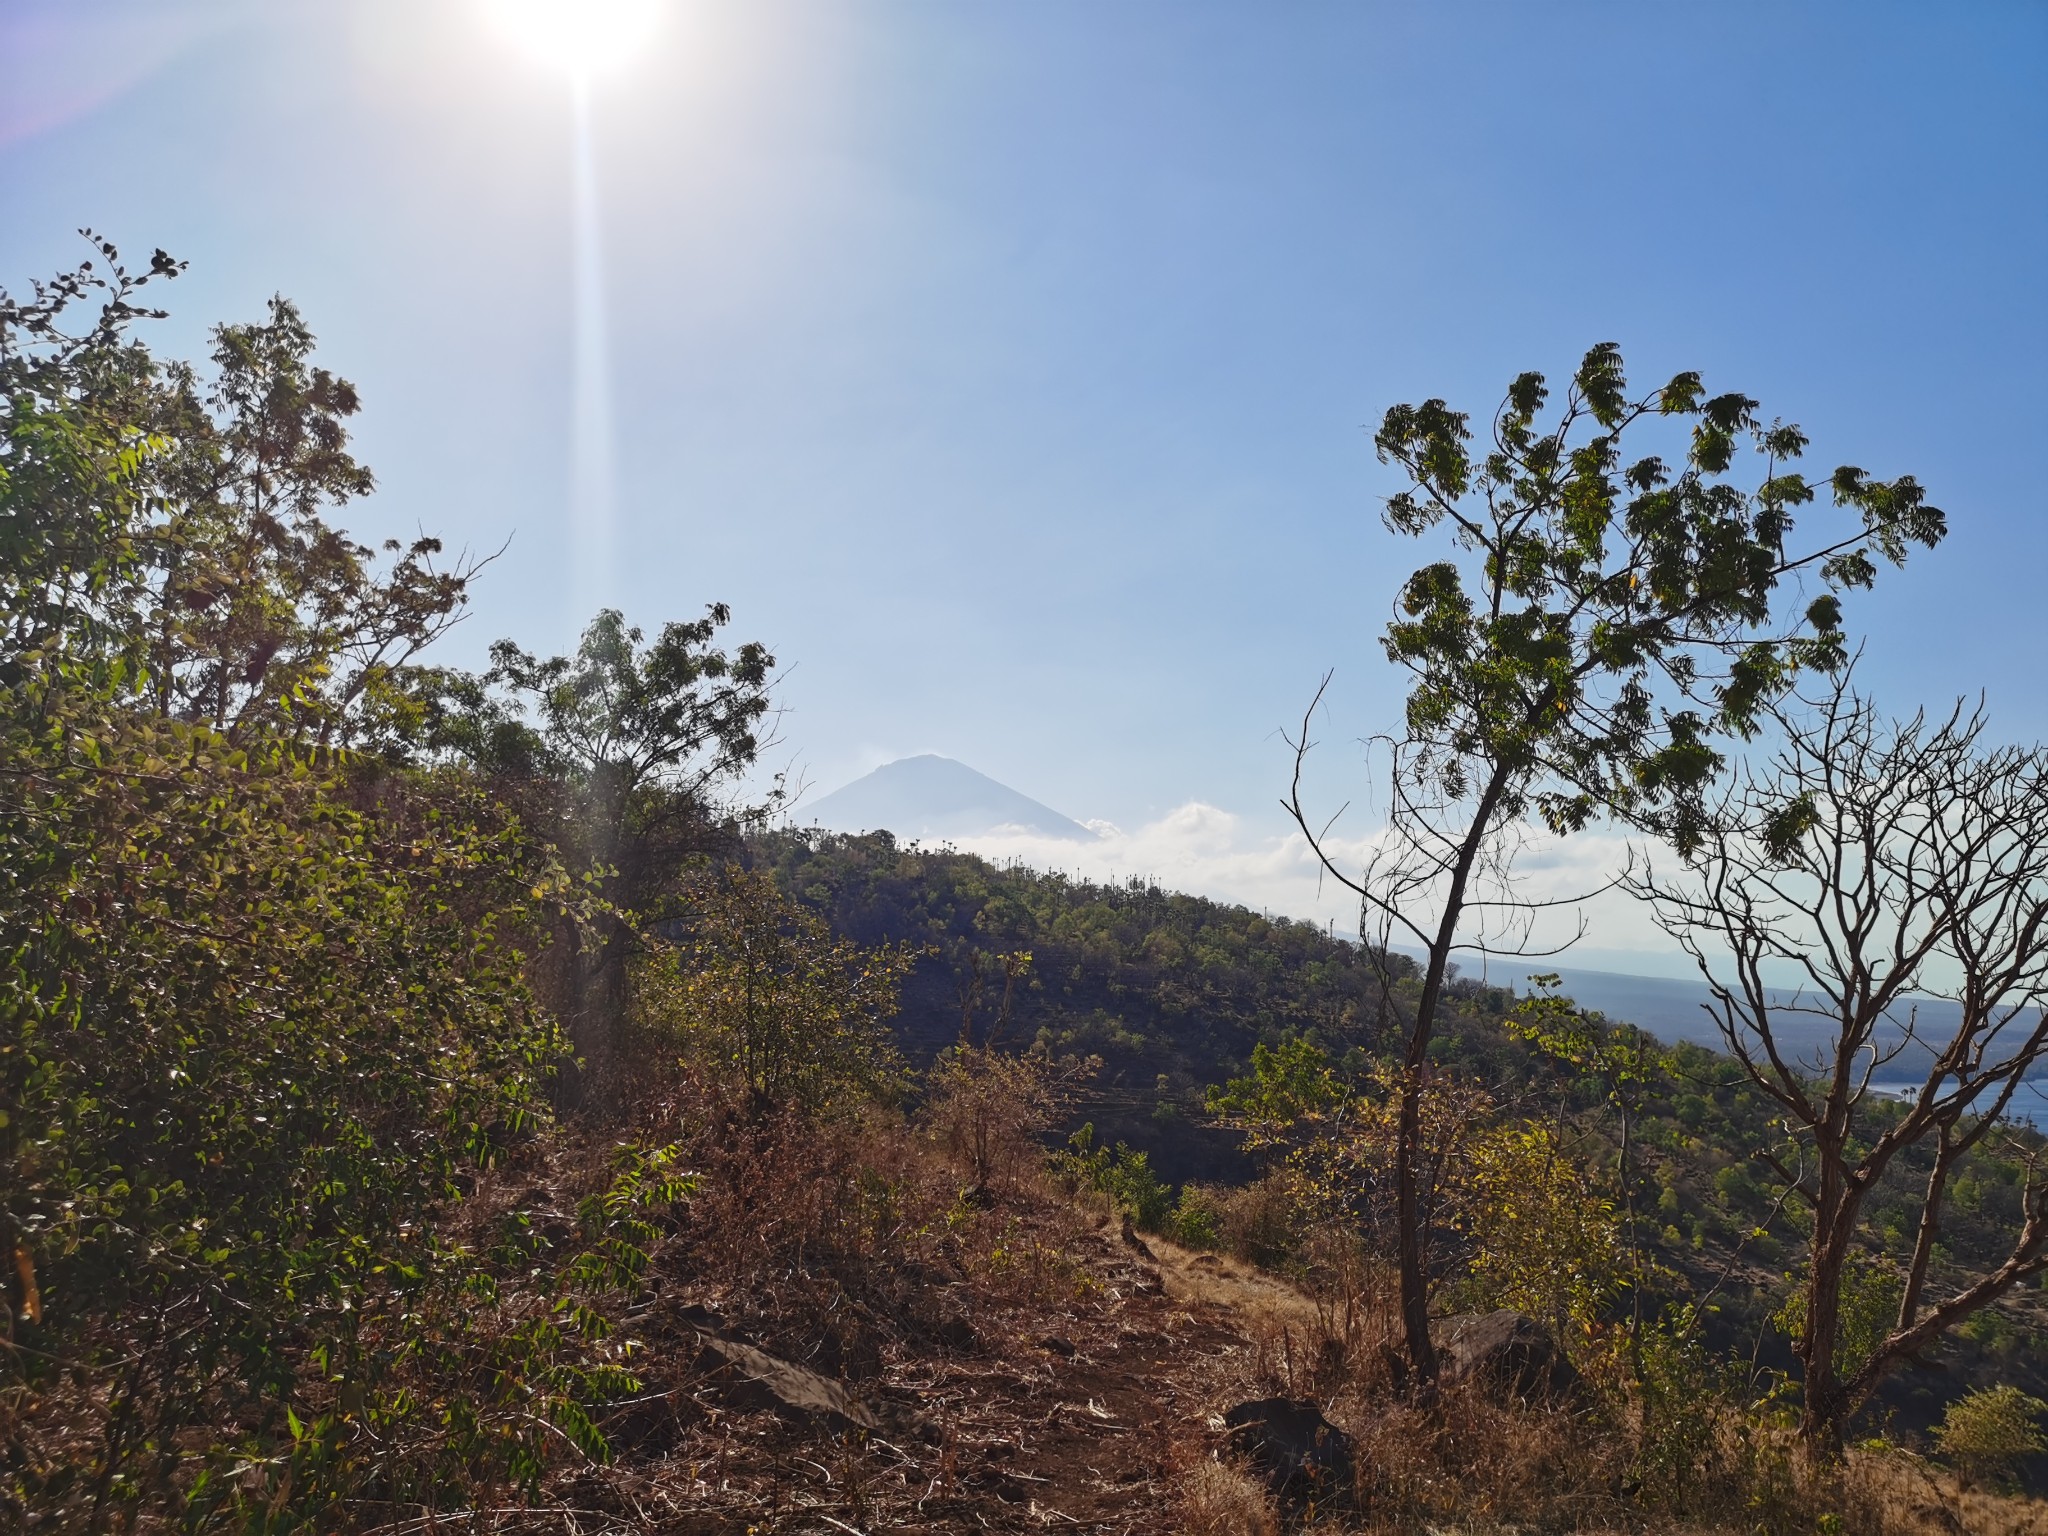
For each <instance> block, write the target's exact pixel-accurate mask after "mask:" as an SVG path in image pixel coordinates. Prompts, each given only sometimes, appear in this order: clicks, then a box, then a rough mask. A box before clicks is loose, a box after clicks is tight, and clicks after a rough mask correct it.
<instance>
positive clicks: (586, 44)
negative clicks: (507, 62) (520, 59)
mask: <svg viewBox="0 0 2048 1536" xmlns="http://www.w3.org/2000/svg"><path fill="white" fill-rule="evenodd" d="M484 11H485V13H486V15H488V16H489V18H490V21H491V26H492V29H493V30H494V31H496V32H498V33H499V34H500V35H501V36H502V37H504V39H505V40H506V41H507V42H509V43H511V44H512V45H513V46H514V47H515V48H517V49H518V50H519V51H520V52H521V53H523V54H525V55H526V56H527V57H529V58H531V59H532V60H534V61H535V62H536V63H539V64H545V65H550V66H552V67H554V68H556V69H560V70H562V71H564V72H565V73H567V74H570V75H573V76H576V77H579V78H588V77H589V76H591V75H597V74H603V73H605V72H606V71H609V70H613V69H617V68H618V67H619V66H620V65H622V64H626V63H629V62H630V61H631V60H632V59H633V58H634V56H635V55H637V54H638V53H639V52H640V51H641V50H642V49H643V48H644V47H645V46H646V45H647V42H648V40H649V39H650V38H652V37H653V35H654V33H655V29H656V28H657V27H658V26H659V25H660V24H661V12H662V3H661V0H484Z"/></svg>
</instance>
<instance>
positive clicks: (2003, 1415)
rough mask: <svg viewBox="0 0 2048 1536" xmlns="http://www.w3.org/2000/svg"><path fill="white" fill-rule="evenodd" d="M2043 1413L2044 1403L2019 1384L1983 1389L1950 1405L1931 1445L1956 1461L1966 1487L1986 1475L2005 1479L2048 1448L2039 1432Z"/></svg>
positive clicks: (1997, 1479)
mask: <svg viewBox="0 0 2048 1536" xmlns="http://www.w3.org/2000/svg"><path fill="white" fill-rule="evenodd" d="M2044 1413H2048V1403H2044V1402H2042V1401H2041V1400H2040V1399H2039V1398H2038V1397H2029V1396H2028V1395H2027V1394H2026V1393H2024V1392H2022V1391H2021V1390H2020V1389H2019V1388H2018V1387H2014V1386H1996V1387H1986V1388H1984V1389H1982V1390H1981V1391H1977V1392H1971V1393H1967V1394H1965V1395H1964V1396H1962V1397H1959V1398H1957V1399H1956V1400H1955V1401H1954V1402H1952V1403H1950V1404H1949V1405H1948V1412H1947V1413H1946V1414H1945V1415H1944V1416H1943V1418H1942V1421H1941V1425H1940V1427H1939V1428H1938V1429H1936V1430H1935V1432H1934V1439H1935V1443H1936V1444H1937V1445H1939V1446H1940V1447H1941V1450H1942V1454H1944V1455H1946V1456H1947V1457H1949V1458H1950V1459H1951V1460H1952V1461H1954V1462H1955V1464H1956V1471H1957V1472H1958V1473H1960V1474H1961V1476H1962V1479H1963V1481H1964V1483H1965V1484H1966V1485H1967V1484H1968V1483H1970V1482H1972V1481H1973V1480H1975V1479H1977V1478H1979V1477H1981V1476H1984V1475H1986V1474H1988V1475H1989V1476H1990V1477H1991V1478H1992V1479H1993V1480H1996V1481H2006V1480H2008V1479H2010V1478H2011V1476H2012V1475H2013V1473H2014V1472H2015V1471H2017V1470H2018V1467H2019V1464H2020V1462H2022V1461H2023V1460H2025V1459H2026V1458H2027V1457H2029V1456H2035V1455H2039V1454H2040V1453H2041V1452H2042V1451H2048V1440H2044V1439H2043V1438H2042V1436H2041V1422H2040V1421H2041V1415H2042V1414H2044Z"/></svg>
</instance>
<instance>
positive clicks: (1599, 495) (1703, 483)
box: [1287, 344, 1945, 1389]
mask: <svg viewBox="0 0 2048 1536" xmlns="http://www.w3.org/2000/svg"><path fill="white" fill-rule="evenodd" d="M1548 403H1549V389H1548V386H1547V385H1546V383H1545V381H1544V378H1543V376H1542V375H1541V374H1537V373H1525V374H1523V375H1521V376H1520V377H1518V378H1517V379H1516V380H1515V381H1514V383H1513V384H1512V385H1511V386H1510V387H1509V389H1508V392H1507V396H1506V399H1505V401H1504V402H1503V403H1502V405H1501V406H1500V408H1499V409H1498V410H1497V411H1496V412H1495V413H1494V416H1493V419H1492V422H1491V430H1490V434H1489V437H1490V441H1489V442H1487V443H1486V444H1485V445H1484V446H1483V447H1481V448H1478V449H1476V450H1475V447H1474V445H1473V441H1472V431H1471V425H1470V418H1469V417H1468V416H1467V415H1466V414H1465V413H1464V412H1461V411H1454V410H1452V409H1451V408H1450V407H1449V406H1448V405H1446V404H1445V403H1444V402H1443V401H1441V400H1429V401H1426V402H1424V403H1423V404H1421V405H1396V406H1394V407H1393V408H1391V409H1390V410H1389V411H1388V412H1387V413H1386V416H1385V418H1384V420H1383V421H1382V423H1381V425H1380V428H1379V431H1378V433H1377V434H1376V436H1375V439H1374V441H1375V445H1376V446H1377V448H1378V451H1379V454H1380V457H1381V459H1382V460H1383V461H1384V462H1387V463H1390V464H1392V465H1394V466H1396V467H1397V468H1398V469H1399V470H1400V472H1401V473H1402V474H1403V475H1404V476H1405V477H1406V479H1407V481H1408V484H1407V485H1406V487H1404V488H1403V489H1402V490H1400V491H1398V492H1396V493H1395V494H1394V495H1393V496H1391V497H1389V498H1388V500H1387V503H1386V523H1387V527H1388V528H1389V530H1390V531H1392V532H1393V533H1395V534H1397V535H1400V536H1403V537H1412V538H1421V537H1435V536H1447V538H1448V541H1449V543H1450V545H1451V550H1450V552H1449V553H1448V554H1447V556H1446V557H1445V558H1443V559H1440V560H1437V561H1434V562H1432V563H1431V564H1429V565H1426V566H1424V567H1423V568H1422V569H1420V570H1418V571H1416V572H1415V574H1414V575H1412V576H1411V577H1410V578H1409V579H1408V581H1407V582H1406V583H1405V584H1404V586H1403V587H1402V590H1401V594H1400V597H1399V599H1398V603H1397V611H1396V613H1395V616H1394V619H1393V621H1392V623H1391V624H1390V625H1389V626H1388V628H1387V632H1386V637H1385V642H1384V643H1385V647H1386V651H1387V656H1388V659H1389V660H1390V661H1392V662H1393V663H1394V664H1395V665H1396V666H1399V667H1401V668H1403V669H1405V670H1406V671H1407V672H1408V673H1409V675H1410V679H1411V683H1410V688H1409V694H1408V701H1407V709H1406V721H1405V726H1404V729H1403V730H1402V731H1401V732H1400V733H1398V734H1397V735H1395V736H1393V737H1391V738H1389V739H1387V740H1386V741H1385V742H1384V743H1383V745H1384V748H1385V751H1386V754H1387V759H1388V762H1387V769H1386V772H1385V773H1384V774H1383V775H1382V778H1383V782H1384V788H1385V794H1386V798H1387V806H1386V811H1387V815H1386V822H1387V826H1386V831H1385V834H1384V836H1382V837H1381V838H1380V839H1378V840H1377V841H1376V842H1375V844H1374V848H1375V852H1374V853H1373V855H1372V856H1371V858H1370V859H1369V860H1368V862H1367V864H1366V866H1365V867H1364V868H1363V869H1362V870H1361V869H1359V868H1357V867H1355V866H1354V865H1352V864H1351V863H1350V861H1348V860H1347V859H1344V858H1342V857H1340V856H1339V854H1338V853H1337V851H1336V850H1335V849H1334V848H1333V847H1331V845H1330V844H1329V843H1328V841H1327V830H1328V827H1329V825H1330V823H1329V822H1328V821H1327V820H1325V819H1322V818H1317V817H1313V816H1311V814H1310V812H1309V810H1308V807H1307V805H1306V803H1305V800H1304V790H1303V784H1302V779H1303V773H1304V765H1305V759H1306V756H1307V753H1308V751H1309V749H1310V740H1309V725H1310V720H1309V719H1308V718H1305V719H1304V721H1303V725H1302V730H1301V734H1300V735H1299V736H1298V737H1297V738H1296V742H1295V744H1296V748H1297V759H1296V771H1295V776H1294V782H1293V787H1292V789H1291V791H1290V794H1289V797H1288V802H1287V803H1288V805H1289V808H1290V810H1291V811H1292V813H1293V815H1294V817H1295V819H1296V821H1297V822H1298V823H1299V825H1300V826H1301V828H1302V831H1303V833H1304V835H1305V836H1307V837H1308V838H1309V840H1310V841H1311V843H1312V844H1313V845H1314V846H1315V848H1316V849H1317V851H1318V852H1319V854H1321V856H1322V861H1323V864H1324V866H1325V867H1326V868H1327V869H1329V870H1330V872H1331V873H1332V874H1333V875H1334V876H1336V877H1337V878H1339V879H1340V880H1342V881H1343V882H1344V883H1345V884H1346V885H1347V886H1348V887H1349V888H1350V889H1351V890H1352V891H1353V892H1354V893H1355V894H1356V895H1357V896H1358V898H1359V900H1360V902H1361V907H1362V918H1361V927H1362V930H1363V932H1364V933H1365V935H1366V937H1367V938H1368V941H1369V942H1370V943H1371V944H1373V945H1374V946H1375V947H1376V949H1377V951H1378V952H1380V953H1386V952H1388V951H1389V950H1390V949H1391V946H1392V944H1393V943H1394V942H1396V941H1399V942H1402V943H1407V944H1412V945H1414V946H1415V947H1416V948H1418V949H1419V950H1420V951H1421V952H1422V953H1423V954H1424V955H1425V956H1426V959H1425V961H1424V964H1423V974H1422V982H1421V987H1420V991H1419V994H1418V996H1417V998H1416V1001H1415V1004H1414V1010H1413V1014H1412V1017H1411V1018H1409V1019H1408V1020H1407V1021H1406V1028H1405V1031H1404V1032H1405V1039H1404V1040H1403V1042H1402V1046H1401V1051H1402V1057H1403V1062H1404V1072H1405V1081H1404V1085H1403V1088H1402V1094H1401V1098H1402V1107H1401V1112H1400V1128H1399V1139H1400V1152H1399V1155H1398V1156H1397V1158H1396V1165H1395V1170H1394V1171H1395V1177H1396V1182H1397V1191H1396V1194H1397V1200H1396V1203H1397V1207H1398V1223H1397V1226H1398V1231H1397V1238H1396V1251H1397V1257H1398V1261H1399V1265H1400V1271H1401V1309H1402V1321H1403V1331H1404V1334H1405V1342H1406V1347H1407V1351H1408V1354H1409V1357H1410V1362H1411V1365H1412V1367H1413V1372H1414V1375H1415V1377H1416V1378H1417V1379H1418V1382H1419V1383H1421V1384H1423V1385H1424V1387H1425V1389H1426V1386H1427V1383H1429V1382H1431V1381H1433V1379H1434V1377H1435V1373H1436V1352H1435V1348H1434V1346H1433V1345H1432V1343H1431V1340H1430V1336H1429V1277H1428V1274H1427V1271H1426V1269H1425V1266H1424V1263H1423V1253H1422V1225H1421V1186H1420V1169H1419V1166H1418V1162H1419V1147H1420V1136H1421V1125H1420V1117H1421V1095H1422V1085H1423V1076H1424V1072H1425V1068H1426V1065H1427V1063H1428V1059H1429V1047H1430V1042H1431V1040H1432V1039H1433V1038H1434V1036H1435V1033H1436V1028H1437V1021H1438V1017H1439V1014H1440V1012H1441V1010H1442V1008H1443V1003H1444V987H1445V983H1446V981H1447V980H1448V978H1449V974H1450V964H1451V958H1452V955H1453V953H1454V952H1455V951H1456V950H1457V949H1459V948H1460V947H1461V946H1462V945H1464V944H1466V943H1468V942H1470V943H1478V944H1480V945H1482V946H1485V945H1492V946H1494V947H1501V945H1502V928H1503V926H1504V922H1503V919H1505V920H1506V922H1505V925H1506V926H1511V925H1512V922H1513V919H1514V916H1515V914H1516V913H1517V912H1518V911H1519V912H1521V913H1523V914H1526V912H1527V910H1528V909H1527V907H1526V906H1523V907H1520V908H1517V906H1516V905H1515V902H1516V893H1515V888H1514V885H1513V881H1512V866H1513V859H1514V853H1515V851H1516V849H1517V847H1518V846H1519V843H1520V841H1521V837H1522V832H1521V829H1522V828H1523V827H1524V826H1525V825H1527V824H1528V822H1529V821H1530V820H1531V819H1533V820H1535V821H1537V822H1540V823H1541V824H1543V825H1544V826H1546V827H1547V828H1549V829H1550V830H1551V831H1553V832H1555V833H1559V834H1565V833H1570V832H1573V831H1577V830H1579V829H1582V828H1584V827H1586V826H1588V825H1589V824H1591V823H1592V822H1594V821H1595V820H1596V819H1598V818H1600V817H1602V816H1619V817H1622V818H1625V819H1627V820H1629V821H1632V822H1634V823H1637V824H1640V825H1645V826H1649V827H1651V828H1653V829H1656V830H1659V831H1661V832H1664V833H1666V834H1668V835H1669V836H1671V837H1672V838H1673V839H1674V840H1675V841H1676V842H1677V843H1678V845H1679V846H1680V847H1681V848H1691V847H1693V846H1695V845H1696V843H1697V841H1698V839H1699V836H1700V830H1701V824H1702V820H1703V816H1704V803H1705V796H1706V794H1707V792H1708V790H1709V789H1710V787H1711V786H1712V784H1713V783H1714V782H1715V780H1716V778H1717V776H1718V774H1719V772H1720V769H1721V765H1722V757H1721V753H1720V751H1719V750H1718V749H1717V747H1716V746H1715V739H1716V738H1717V737H1721V736H1728V735H1734V736H1738V737H1740V736H1745V735H1747V734H1748V733H1749V732H1750V731H1751V730H1753V729H1754V728H1755V726H1756V723H1757V720H1758V717H1759V713H1760V711H1762V710H1763V708H1764V707H1765V706H1766V705H1767V704H1768V703H1769V702H1770V701H1771V700H1772V699H1774V698H1775V697H1777V696H1778V695H1779V694H1780V693H1781V692H1782V691H1783V690H1784V689H1785V687H1786V686H1788V684H1789V682H1790V680H1791V679H1792V678H1793V677H1794V676H1795V675H1797V673H1798V672H1799V671H1800V670H1802V669H1805V668H1812V667H1832V666H1836V665H1839V664H1840V662H1841V661H1842V659H1843V654H1844V637H1843V632H1842V614H1841V603H1840V599H1839V597H1838V593H1839V592H1840V591H1841V590H1843V589H1848V588H1857V587H1863V586H1868V585H1869V584H1870V583H1871V581H1872V580H1873V579H1874V576H1875V574H1876V568H1877V562H1878V561H1880V560H1888V561H1891V562H1893V563H1898V562H1901V561H1903V560H1904V559H1905V558H1906V556H1907V554H1908V552H1909V551H1910V549H1911V548H1912V547H1913V546H1915V545H1932V544H1934V543H1935V542H1937V541H1938V540H1939V539H1940V538H1941V537H1942V534H1943V532H1944V531H1945V520H1944V518H1943V515H1942V513H1941V512H1940V511H1938V510H1937V509H1936V508H1934V507H1932V506H1930V505H1928V504H1927V502H1926V500H1925V497H1924V495H1923V493H1922V491H1921V488H1920V487H1919V485H1918V484H1916V483H1915V482H1914V481H1913V480H1912V479H1910V478H1905V477H1902V478H1900V479H1897V480H1892V481H1881V480H1875V479H1872V478H1871V477H1870V476H1868V475H1867V474H1865V473H1864V472H1863V471H1862V470H1859V469H1855V468H1852V467H1849V466H1846V465H1845V466H1843V467H1842V468H1840V469H1837V470H1836V471H1835V472H1834V474H1833V475H1831V476H1830V477H1828V479H1827V480H1826V481H1825V482H1824V483H1822V484H1821V485H1818V486H1817V485H1815V484H1814V483H1813V482H1812V481H1810V480H1809V479H1808V478H1807V477H1806V476H1805V475H1804V474H1802V473H1800V472H1799V471H1798V470H1797V468H1796V462H1797V460H1798V459H1799V457H1800V456H1801V455H1802V454H1803V453H1804V451H1805V449H1806V446H1807V439H1806V437H1805V435H1804V434H1803V433H1801V432H1800V431H1799V430H1798V428H1796V427H1792V426H1787V425H1784V424H1782V423H1776V422H1771V423H1766V422H1765V421H1764V420H1763V419H1762V418H1761V417H1760V416H1759V414H1758V405H1757V402H1756V401H1754V400H1752V399H1750V398H1749V397H1748V396H1746V395H1742V394H1737V393H1727V394H1720V395H1712V396H1709V395H1708V394H1707V393H1706V390H1705V388H1704V386H1703V385H1702V383H1701V380H1700V377H1699V375H1698V374H1695V373H1685V374H1680V375H1678V376H1677V377H1676V378H1674V379H1672V380H1671V381H1670V382H1669V383H1668V384H1665V385H1663V386H1662V387H1661V388H1658V389H1655V390H1652V391H1650V392H1649V393H1648V394H1646V395H1641V396H1632V395H1631V394H1630V393H1629V391H1628V386H1627V383H1626V380H1625V378H1624V374H1623V369H1622V361H1621V356H1620V353H1619V351H1618V349H1617V348H1615V347H1614V346H1613V345H1611V344H1602V345H1600V346H1597V347H1595V348H1593V349H1592V351H1590V352H1588V353H1587V354H1586V357H1585V359H1584V361H1583V362H1582V363H1581V364H1580V366H1579V368H1578V370H1577V372H1576V373H1575V374H1574V375H1573V378H1572V381H1571V384H1570V387H1569V388H1568V389H1567V391H1566V393H1565V397H1564V400H1563V402H1562V405H1561V408H1559V409H1558V410H1556V411H1554V412H1553V413H1552V414H1551V415H1550V417H1549V418H1548V419H1547V420H1543V419H1541V418H1543V414H1544V412H1545V409H1546V407H1547V405H1548ZM1660 423H1670V424H1677V425H1689V427H1690V433H1689V438H1688V440H1687V441H1686V442H1685V443H1684V445H1683V448H1682V450H1681V457H1680V459H1679V460H1678V461H1677V462H1675V463H1674V462H1670V461H1668V460H1667V459H1666V458H1665V457H1662V456H1660V455H1659V454H1657V453H1655V452H1650V453H1640V454H1637V455H1636V456H1634V457H1630V454H1631V453H1632V452H1634V445H1635V443H1636V441H1637V439H1639V438H1641V437H1642V436H1645V435H1654V433H1655V431H1656V429H1657V428H1658V426H1659V424H1660ZM1745 445H1747V446H1749V447H1751V448H1753V449H1754V450H1755V452H1756V455H1757V458H1756V463H1757V473H1756V476H1755V477H1754V479H1752V480H1749V481H1748V483H1746V484H1744V483H1738V479H1737V473H1736V470H1737V453H1738V450H1739V449H1741V448H1742V447H1744V446H1745ZM1822 492H1827V493H1828V494H1829V495H1830V496H1831V498H1832V500H1833V502H1834V505H1835V507H1836V508H1837V509H1838V510H1839V511H1840V512H1841V513H1842V514H1845V516H1844V518H1843V524H1842V525H1840V526H1837V527H1835V528H1832V529H1830V530H1829V531H1827V532H1824V533H1822V534H1820V535H1819V536H1818V537H1815V538H1812V539H1810V540H1805V541H1795V538H1794V534H1795V519H1796V514H1798V513H1799V512H1800V509H1802V508H1804V507H1807V506H1808V505H1810V504H1812V503H1814V502H1815V501H1816V500H1817V499H1818V497H1819V495H1820V494H1821V493H1822ZM1800 577H1805V578H1807V579H1808V580H1810V581H1811V582H1812V583H1813V584H1815V585H1816V586H1818V588H1819V589H1820V590H1819V591H1818V592H1817V593H1816V594H1812V595H1810V596H1809V597H1808V599H1807V600H1806V601H1804V602H1803V603H1801V604H1800V605H1799V606H1798V608H1797V611H1796V613H1792V614H1787V613H1785V612H1784V611H1783V607H1782V599H1783V596H1784V593H1785V590H1786V589H1787V587H1788V584H1790V583H1792V582H1794V581H1795V579H1797V578H1800ZM1320 697H1321V696H1320V694H1318V702H1319V701H1320ZM1313 710H1314V706H1312V707H1311V711H1310V714H1311V716H1312V715H1313ZM1475 921H1476V922H1477V923H1478V929H1479V931H1478V932H1477V933H1473V932H1469V931H1468V929H1470V928H1471V927H1472V925H1473V923H1474V922H1475ZM1509 947H1512V946H1509Z"/></svg>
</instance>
